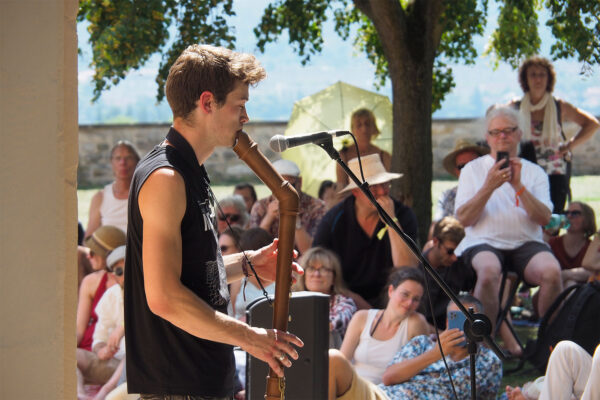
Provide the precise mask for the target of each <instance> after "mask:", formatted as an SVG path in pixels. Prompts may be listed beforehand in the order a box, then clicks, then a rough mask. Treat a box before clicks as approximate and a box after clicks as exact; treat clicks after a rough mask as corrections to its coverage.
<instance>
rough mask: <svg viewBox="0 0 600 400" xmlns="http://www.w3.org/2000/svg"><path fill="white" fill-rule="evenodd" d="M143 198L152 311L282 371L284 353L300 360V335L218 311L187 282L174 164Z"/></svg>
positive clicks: (151, 181)
mask: <svg viewBox="0 0 600 400" xmlns="http://www.w3.org/2000/svg"><path fill="white" fill-rule="evenodd" d="M138 202H139V207H140V212H141V214H142V218H143V221H144V231H143V237H144V242H143V249H142V258H143V264H144V289H145V292H146V298H147V300H148V306H149V308H150V310H151V311H152V312H153V313H154V314H156V315H158V316H160V317H161V318H163V319H165V320H167V321H169V322H171V323H172V324H173V325H175V326H177V327H179V328H181V329H183V330H185V331H186V332H188V333H190V334H192V335H194V336H197V337H200V338H203V339H208V340H212V341H215V342H221V343H226V344H230V345H234V346H240V347H241V348H242V349H244V350H246V351H247V352H249V353H250V354H252V355H254V356H255V357H257V358H259V359H261V360H263V361H265V362H267V363H268V364H269V366H270V367H271V368H273V370H274V371H276V372H277V373H278V374H282V373H283V367H282V365H285V366H288V367H289V366H290V365H291V362H290V360H289V359H288V358H287V357H286V358H285V359H284V360H283V361H281V362H280V361H279V360H278V357H279V356H280V355H281V354H283V353H285V354H286V355H288V356H289V357H291V358H293V359H297V357H298V354H297V352H296V350H295V349H294V348H293V347H292V345H291V344H290V343H293V344H295V345H298V346H302V342H301V341H300V340H299V339H297V338H296V337H295V336H293V335H290V334H287V333H285V332H275V331H273V330H269V331H267V330H265V329H258V328H252V327H250V326H248V325H246V324H244V323H243V322H240V321H237V320H235V319H234V318H231V317H229V316H228V315H226V314H223V313H220V312H217V311H215V310H213V309H212V308H211V307H210V306H209V305H208V304H207V303H206V302H204V301H203V300H202V299H200V298H199V297H198V296H196V295H195V294H194V293H193V292H192V291H190V290H189V289H188V288H187V287H185V286H184V285H183V284H182V283H181V280H180V277H181V262H182V259H181V254H182V242H181V233H180V227H181V221H182V219H183V215H184V214H185V207H186V194H185V185H184V182H183V178H182V177H181V176H180V175H179V174H178V173H177V172H175V171H174V170H172V169H170V168H161V169H158V170H156V171H154V172H153V173H152V174H151V175H150V177H149V178H148V179H147V181H146V182H145V183H144V185H143V187H142V189H141V190H140V193H139V199H138Z"/></svg>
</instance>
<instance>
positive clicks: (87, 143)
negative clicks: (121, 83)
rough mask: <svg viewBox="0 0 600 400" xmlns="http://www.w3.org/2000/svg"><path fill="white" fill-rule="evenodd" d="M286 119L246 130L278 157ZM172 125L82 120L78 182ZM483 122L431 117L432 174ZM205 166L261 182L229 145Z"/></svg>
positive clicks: (581, 153) (597, 161)
mask: <svg viewBox="0 0 600 400" xmlns="http://www.w3.org/2000/svg"><path fill="white" fill-rule="evenodd" d="M286 125H287V123H286V122H251V123H248V124H247V125H246V126H245V128H244V129H245V131H246V132H247V133H248V134H249V135H250V136H251V137H252V138H253V139H254V140H255V141H256V142H257V143H258V145H259V148H260V150H261V151H262V152H263V154H264V155H265V156H266V157H267V158H268V159H269V160H276V159H277V158H279V154H277V153H274V152H272V151H271V150H270V149H269V146H268V143H269V139H270V138H271V137H272V136H274V135H277V134H283V132H284V131H285V128H286ZM577 128H578V127H577V126H576V125H573V124H566V125H565V131H566V132H567V137H570V136H572V135H573V134H574V133H575V132H576V131H577ZM168 129H169V124H139V125H81V126H80V127H79V170H78V184H79V187H92V186H94V187H95V186H101V185H103V184H106V183H108V182H110V181H111V180H112V173H111V170H110V162H109V151H110V149H111V148H112V146H113V144H114V143H116V142H117V141H118V140H121V139H126V140H129V141H131V142H132V143H133V144H134V145H135V146H136V147H137V149H138V150H139V151H140V155H142V156H143V155H144V154H146V153H147V152H148V151H150V150H151V149H152V147H153V146H154V145H156V144H157V143H159V142H160V141H161V140H162V139H163V138H164V137H165V135H166V133H167V130H168ZM483 130H484V126H483V121H482V120H478V119H438V120H434V121H433V127H432V145H433V174H434V178H436V179H438V178H447V177H449V175H448V173H447V172H446V171H445V170H444V168H443V167H442V160H443V158H444V156H445V155H446V154H447V153H448V152H450V151H452V149H453V147H454V142H455V141H456V139H458V138H468V139H470V140H472V141H476V140H479V139H480V138H481V137H482V134H481V132H483ZM599 150H600V134H597V135H595V136H594V137H593V138H592V139H591V140H590V141H588V142H587V143H586V144H585V145H583V146H580V147H579V148H577V149H576V150H575V154H574V158H573V160H574V162H573V168H574V174H575V175H594V174H597V173H598V171H600V158H599V157H598V156H597V155H598V154H600V153H599ZM206 167H207V170H208V172H209V174H210V176H211V179H212V181H213V182H218V183H223V182H238V181H240V180H243V179H250V180H253V181H257V178H256V177H255V176H254V174H253V173H252V172H251V171H250V169H249V168H248V167H247V166H246V165H245V164H244V163H243V162H242V161H240V160H239V159H238V158H237V156H236V154H235V153H234V152H233V151H231V150H229V149H225V148H219V149H217V150H216V151H215V153H214V154H213V155H212V156H211V157H210V159H209V160H208V162H207V165H206Z"/></svg>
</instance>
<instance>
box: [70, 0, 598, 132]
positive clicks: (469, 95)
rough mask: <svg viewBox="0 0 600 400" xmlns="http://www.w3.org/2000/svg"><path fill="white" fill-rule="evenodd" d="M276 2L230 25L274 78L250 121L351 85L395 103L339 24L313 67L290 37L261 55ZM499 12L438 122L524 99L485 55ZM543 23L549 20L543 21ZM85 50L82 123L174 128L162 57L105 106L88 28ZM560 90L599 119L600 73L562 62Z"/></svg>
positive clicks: (240, 46)
mask: <svg viewBox="0 0 600 400" xmlns="http://www.w3.org/2000/svg"><path fill="white" fill-rule="evenodd" d="M268 3H269V0H252V1H251V2H250V1H248V0H239V1H235V2H234V5H235V6H234V9H235V10H236V12H237V16H235V17H234V18H232V19H231V20H230V25H231V26H233V27H235V35H236V37H237V40H236V50H238V51H243V52H250V53H253V54H255V55H256V56H257V58H258V59H259V60H260V61H261V63H262V64H263V66H264V67H265V69H266V71H267V79H266V80H264V81H262V82H261V83H259V85H258V86H257V87H256V88H252V89H251V91H250V101H249V103H248V105H247V110H248V114H249V116H250V119H251V120H254V121H258V120H261V121H286V120H287V119H288V118H289V116H290V114H291V112H292V108H293V105H294V102H295V101H297V100H299V99H301V98H303V97H305V96H309V95H311V94H313V93H316V92H318V91H320V90H322V89H324V88H325V87H327V86H329V85H331V84H333V83H335V82H337V81H344V82H347V83H349V84H352V85H355V86H358V87H361V88H363V89H367V90H371V91H375V92H379V93H381V94H384V95H387V96H390V97H391V89H390V88H391V85H390V83H389V82H387V83H386V85H385V86H384V87H382V88H380V89H376V88H375V86H374V82H375V77H374V67H373V65H372V64H371V63H370V62H369V61H368V60H367V58H366V56H365V55H364V54H363V53H362V52H360V51H358V50H356V49H354V48H353V44H352V36H351V37H350V38H349V39H348V40H347V41H343V40H342V39H341V38H339V36H338V35H337V34H336V33H335V32H334V30H333V23H328V24H326V25H325V26H324V34H323V37H324V40H325V43H324V45H323V51H322V53H321V54H318V55H316V56H312V58H311V62H310V63H309V64H307V65H305V66H302V65H301V63H300V57H299V56H298V55H296V54H295V53H294V51H293V49H292V48H291V46H290V45H289V44H288V43H287V36H286V35H282V36H281V37H280V39H279V41H278V42H276V43H271V44H268V45H267V47H266V51H265V53H264V54H262V53H260V52H259V51H258V50H257V48H256V39H255V36H254V33H253V32H252V29H253V28H254V27H255V26H256V25H257V24H258V22H259V20H260V17H261V15H262V11H263V9H264V7H265V6H266V4H268ZM497 15H498V11H497V6H496V4H495V3H494V2H493V1H490V2H489V12H488V25H487V27H486V31H485V33H484V36H480V37H476V39H475V46H476V48H477V50H478V53H479V58H478V59H477V62H476V64H475V65H474V66H465V65H453V66H452V69H453V71H454V79H455V83H456V87H455V88H454V89H453V91H452V92H451V93H450V94H448V95H447V96H446V100H445V101H444V103H443V104H442V108H441V109H440V110H438V111H436V113H434V115H433V117H434V118H473V117H481V116H482V115H483V113H484V112H485V110H486V109H487V108H488V106H489V105H491V104H494V103H498V102H507V101H509V100H510V99H513V98H515V97H520V96H521V95H522V93H521V89H520V87H519V85H518V82H517V72H516V71H514V70H513V69H512V68H511V67H510V66H509V65H507V64H504V63H501V64H500V66H499V67H498V68H497V69H496V70H494V69H493V68H492V66H491V65H492V62H491V59H490V58H489V57H484V56H483V55H482V54H483V51H484V49H485V45H486V43H487V41H488V38H489V35H490V34H491V32H492V31H493V29H494V27H495V21H496V19H497ZM542 19H544V14H543V13H542ZM539 30H540V35H541V37H542V49H541V51H540V54H541V55H542V56H546V57H549V56H550V46H551V45H552V41H553V39H552V36H551V34H550V32H549V30H548V29H547V28H546V27H545V26H544V25H543V24H541V25H540V27H539ZM78 35H79V47H80V49H81V50H82V54H81V55H80V57H79V122H80V124H95V123H111V122H167V121H169V120H170V115H171V113H170V110H169V107H168V104H167V103H166V101H163V102H161V103H160V104H157V103H156V92H157V84H156V82H155V81H154V80H155V77H156V74H157V70H158V65H159V62H160V56H159V55H155V56H153V57H151V58H150V60H149V61H148V62H147V63H146V64H145V65H144V66H143V67H142V68H141V69H140V70H138V71H132V72H131V73H130V74H129V75H128V76H127V78H125V79H124V80H123V81H121V82H120V83H119V84H118V85H117V86H116V87H114V88H111V89H110V90H108V91H105V92H104V93H103V94H102V96H101V97H100V99H99V100H98V102H97V103H95V104H92V103H91V98H92V95H93V93H92V91H93V86H92V83H91V78H92V75H93V71H92V70H91V69H90V67H89V63H90V60H91V48H90V46H89V43H88V40H89V35H88V34H87V31H86V25H85V24H84V23H79V25H78ZM554 66H555V69H556V71H557V83H556V86H555V90H554V95H555V96H557V97H560V98H562V99H564V100H566V101H568V102H570V103H572V104H574V105H576V106H578V107H580V108H583V109H585V110H587V111H589V112H591V113H593V114H594V115H600V68H599V67H598V66H595V67H594V68H593V70H592V71H593V73H592V75H591V76H582V75H581V74H580V71H581V64H580V63H578V62H577V61H576V60H558V61H556V62H554Z"/></svg>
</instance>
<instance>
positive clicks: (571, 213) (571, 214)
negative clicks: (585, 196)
mask: <svg viewBox="0 0 600 400" xmlns="http://www.w3.org/2000/svg"><path fill="white" fill-rule="evenodd" d="M565 215H566V216H567V217H579V216H580V215H581V211H579V210H573V211H565Z"/></svg>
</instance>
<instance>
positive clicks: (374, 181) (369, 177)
mask: <svg viewBox="0 0 600 400" xmlns="http://www.w3.org/2000/svg"><path fill="white" fill-rule="evenodd" d="M360 160H361V163H362V168H363V173H364V175H365V180H366V181H367V182H368V183H369V185H378V184H380V183H385V182H389V181H391V180H392V179H398V178H400V177H402V174H398V173H395V172H387V171H386V170H385V167H384V166H383V163H382V162H381V157H379V154H369V155H368V156H364V157H361V158H360ZM348 168H350V170H351V171H352V172H353V173H354V175H356V176H357V177H358V179H362V178H361V175H360V167H359V165H358V158H353V159H351V160H350V161H348ZM356 187H357V186H356V184H355V183H354V182H350V183H349V184H348V185H347V186H346V187H345V188H343V189H342V190H340V193H342V192H347V191H348V190H352V189H355V188H356Z"/></svg>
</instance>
